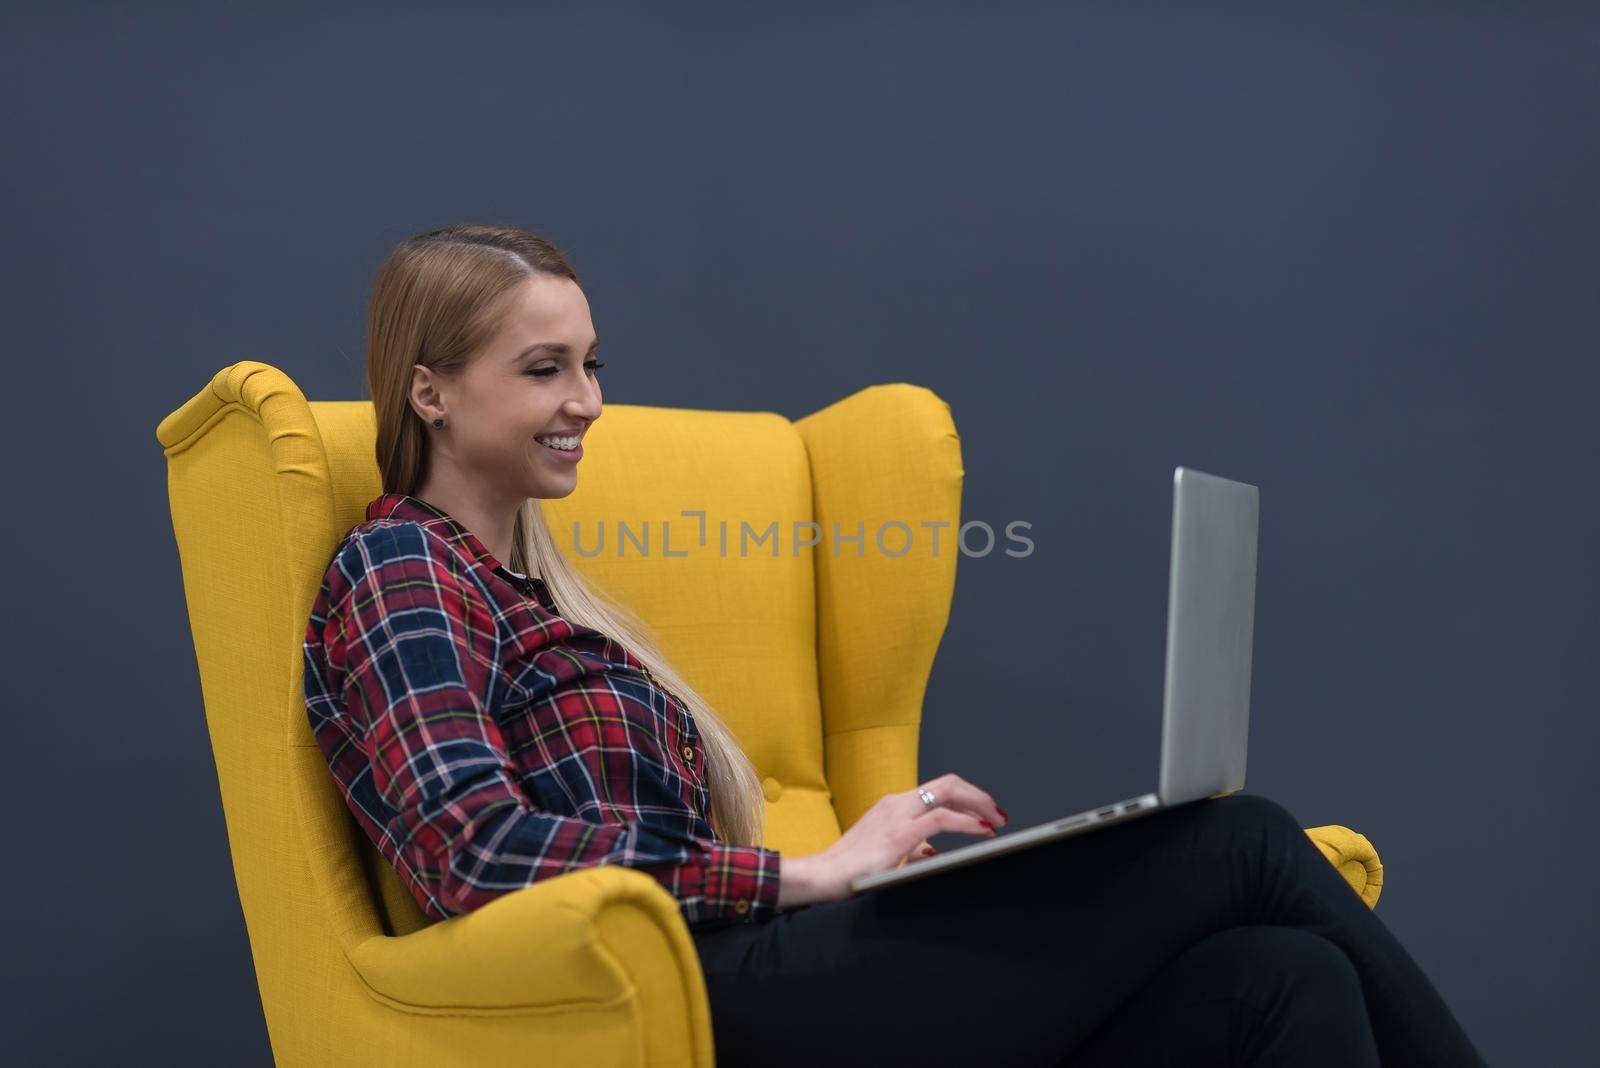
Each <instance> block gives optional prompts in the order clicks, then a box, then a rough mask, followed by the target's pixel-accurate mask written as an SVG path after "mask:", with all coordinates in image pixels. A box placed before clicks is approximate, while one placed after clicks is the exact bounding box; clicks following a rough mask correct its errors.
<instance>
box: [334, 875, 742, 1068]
mask: <svg viewBox="0 0 1600 1068" xmlns="http://www.w3.org/2000/svg"><path fill="white" fill-rule="evenodd" d="M349 959H350V964H351V966H352V967H353V968H354V969H355V971H356V973H357V975H359V976H360V979H361V981H362V983H363V984H365V986H366V988H367V990H368V992H369V993H370V994H371V995H372V997H373V998H374V999H376V1000H377V1001H379V1002H382V1003H383V1004H385V1005H387V1006H389V1007H390V1008H392V1009H395V1010H398V1011H400V1012H404V1013H408V1014H420V1015H424V1016H498V1017H504V1016H508V1015H537V1016H560V1015H563V1014H569V1013H582V1012H585V1011H586V1010H587V1011H593V1012H597V1013H617V1014H619V1015H621V1016H625V1017H628V1018H631V1019H632V1020H633V1021H634V1023H635V1025H636V1026H637V1027H638V1029H639V1034H638V1035H637V1036H636V1041H637V1042H638V1043H639V1044H640V1045H641V1046H643V1047H646V1049H647V1053H648V1054H649V1055H647V1057H646V1063H651V1064H655V1063H673V1064H678V1063H684V1064H704V1065H709V1064H710V1063H711V1056H712V1054H711V1050H712V1043H711V1015H710V1005H709V1003H708V1001H707V998H706V992H705V978H704V976H703V974H702V973H701V970H700V958H699V955H698V953H697V951H696V950H695V947H694V942H693V940H692V939H691V938H690V934H689V927H688V924H686V923H685V922H684V920H683V914H682V912H681V911H680V910H679V907H678V902H677V901H676V899H674V898H673V896H672V895H671V894H670V893H668V892H667V890H666V889H665V888H664V887H662V886H661V884H659V883H658V882H656V881H655V880H654V879H652V878H651V877H650V876H649V875H647V874H645V873H644V872H642V871H636V870H633V869H631V868H625V867H622V866H620V865H611V864H608V865H601V866H599V867H595V868H586V869H583V870H581V871H575V872H569V873H568V874H566V875H562V876H559V877H557V878H554V879H547V880H543V881H541V882H538V883H535V884H534V885H532V886H529V887H525V888H523V889H521V890H516V891H513V892H511V893H509V894H506V895H505V896H503V897H500V898H496V899H495V900H493V901H491V902H489V903H488V904H487V905H484V906H482V907H481V908H478V909H474V910H473V911H471V912H468V913H464V914H462V915H460V916H454V917H452V918H450V919H448V920H443V921H441V922H439V923H436V924H433V925H432V926H429V927H424V928H423V929H421V930H419V931H415V932H413V933H411V934H407V935H403V936H400V937H390V936H387V935H376V936H373V937H370V938H368V939H366V940H365V941H363V942H360V943H359V944H357V945H356V946H355V948H354V949H353V950H352V951H351V952H350V954H349Z"/></svg>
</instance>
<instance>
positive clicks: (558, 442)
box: [534, 437, 578, 452]
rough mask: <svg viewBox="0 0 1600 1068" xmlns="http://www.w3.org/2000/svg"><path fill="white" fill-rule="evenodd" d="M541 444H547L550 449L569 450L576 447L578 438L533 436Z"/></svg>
mask: <svg viewBox="0 0 1600 1068" xmlns="http://www.w3.org/2000/svg"><path fill="white" fill-rule="evenodd" d="M534 440H535V441H537V442H538V443H539V444H541V445H548V446H550V447H551V448H552V449H562V450H564V451H568V452H570V451H571V450H573V449H576V448H577V447H578V439H577V438H575V437H571V438H534Z"/></svg>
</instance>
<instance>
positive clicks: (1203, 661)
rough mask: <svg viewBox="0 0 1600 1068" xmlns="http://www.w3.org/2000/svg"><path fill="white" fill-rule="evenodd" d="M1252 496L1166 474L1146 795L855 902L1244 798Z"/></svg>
mask: <svg viewBox="0 0 1600 1068" xmlns="http://www.w3.org/2000/svg"><path fill="white" fill-rule="evenodd" d="M1259 497H1260V491H1259V490H1258V489H1257V488H1256V487H1255V486H1251V485H1248V484H1246V483H1243V482H1234V481H1232V480H1231V479H1226V478H1221V477H1219V476H1217V475H1208V474H1205V473H1204V472H1201V471H1196V470H1194V469H1192V468H1188V467H1179V468H1177V469H1175V470H1174V471H1173V476H1172V559H1171V565H1170V570H1169V573H1168V579H1167V666H1166V670H1167V678H1166V691H1165V695H1164V697H1163V700H1162V713H1161V781H1160V785H1159V787H1158V788H1157V790H1156V791H1155V792H1154V793H1147V794H1143V795H1141V796H1139V797H1130V798H1128V799H1127V800H1126V801H1118V802H1116V803H1114V804H1110V805H1102V806H1099V807H1097V808H1092V809H1089V810H1087V811H1085V812H1079V813H1077V814H1076V815H1072V816H1067V817H1065V818H1063V819H1058V820H1051V821H1050V822H1048V823H1042V824H1039V825H1038V826H1035V827H1029V828H1028V829H1026V830H1020V831H1012V832H1008V833H1005V834H1001V835H998V836H996V837H994V838H986V839H983V840H980V841H976V842H972V843H970V844H968V845H964V846H961V847H960V848H957V849H953V850H951V851H949V852H946V853H940V854H938V855H936V856H933V857H929V858H927V859H926V860H915V861H909V862H907V863H906V864H904V865H902V866H901V867H898V868H892V869H890V870H889V871H884V872H878V873H876V874H873V875H865V876H862V877H860V878H858V879H855V880H853V881H852V882H851V884H850V889H851V890H852V891H854V892H856V893H861V892H863V891H867V890H878V889H881V888H883V887H885V886H894V885H897V884H899V883H904V882H910V881H911V880H913V879H925V878H927V877H928V876H930V875H937V874H938V873H939V872H942V871H948V870H950V869H951V868H960V867H964V866H966V865H968V864H976V863H978V862H979V861H983V860H988V859H989V858H991V857H997V856H1000V855H1002V854H1004V853H1015V852H1017V851H1019V850H1023V849H1029V848H1031V847H1033V846H1037V845H1041V844H1043V843H1045V842H1053V841H1055V840H1056V839H1058V838H1067V837H1070V836H1072V835H1075V834H1087V833H1088V832H1090V831H1094V830H1099V829H1100V828H1102V827H1110V826H1112V825H1114V824H1118V823H1122V822H1124V821H1126V820H1130V819H1135V818H1137V817H1139V816H1145V815H1149V814H1150V813H1152V812H1159V811H1161V810H1162V809H1168V808H1173V807H1174V806H1177V805H1185V804H1188V803H1189V802H1191V801H1201V800H1204V799H1206V798H1211V797H1223V796H1225V795H1227V794H1231V793H1234V792H1235V791H1238V790H1241V789H1243V788H1244V768H1245V751H1246V742H1247V740H1248V735H1249V726H1250V657H1251V652H1252V645H1253V641H1254V636H1255V601H1256V531H1257V514H1258V510H1259V508H1258V506H1259Z"/></svg>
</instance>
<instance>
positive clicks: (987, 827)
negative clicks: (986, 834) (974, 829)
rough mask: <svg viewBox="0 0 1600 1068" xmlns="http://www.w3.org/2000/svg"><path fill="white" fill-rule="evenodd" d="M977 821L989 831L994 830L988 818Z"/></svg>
mask: <svg viewBox="0 0 1600 1068" xmlns="http://www.w3.org/2000/svg"><path fill="white" fill-rule="evenodd" d="M978 822H979V823H981V824H983V826H984V828H985V829H987V830H991V831H992V830H994V824H992V823H990V822H989V821H988V820H979V821H978Z"/></svg>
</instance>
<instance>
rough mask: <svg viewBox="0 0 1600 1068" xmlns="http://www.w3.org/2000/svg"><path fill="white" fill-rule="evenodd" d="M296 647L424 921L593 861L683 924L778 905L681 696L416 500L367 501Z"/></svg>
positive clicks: (367, 826)
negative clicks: (723, 828) (720, 799)
mask: <svg viewBox="0 0 1600 1068" xmlns="http://www.w3.org/2000/svg"><path fill="white" fill-rule="evenodd" d="M304 653H305V699H306V712H307V715H308V716H309V717H310V720H311V729H312V731H313V733H314V734H315V735H316V739H317V744H318V746H319V747H320V748H321V749H322V752H323V755H324V756H325V757H326V758H327V760H328V766H329V767H330V768H331V769H332V772H333V777H334V779H335V780H336V781H337V782H338V786H339V790H340V792H341V793H343V795H344V798H345V802H346V803H347V804H348V805H349V807H350V811H351V812H352V813H354V815H355V818H356V820H357V822H359V823H360V825H361V827H362V829H363V830H364V831H365V832H366V834H367V836H368V837H369V838H371V839H372V841H373V843H374V844H375V845H376V846H377V847H378V849H379V851H380V852H382V854H383V855H384V857H386V858H387V859H388V861H389V863H391V864H392V865H394V867H395V869H396V870H397V871H399V873H400V875H401V877H402V879H403V880H404V882H405V885H406V887H407V888H408V889H409V890H410V891H411V894H412V896H413V897H415V898H416V899H417V901H418V903H419V904H420V905H421V906H422V908H423V910H424V911H425V912H426V913H427V914H428V915H429V916H433V917H436V918H444V917H448V916H453V915H457V914H459V913H463V912H468V911H471V910H472V909H475V908H477V907H478V906H480V905H482V904H484V903H485V902H487V901H491V900H493V899H494V898H497V897H499V896H500V895H502V894H505V893H509V892H510V891H513V890H517V889H519V888H521V887H524V886H528V885H529V884H531V883H534V882H537V881H538V880H540V879H548V878H552V877H554V876H557V875H561V874H562V873H564V872H569V871H576V870H578V869H580V868H589V867H593V866H595V865H600V864H621V865H624V866H626V867H630V868H638V869H639V870H641V871H643V872H645V873H646V874H648V875H650V876H651V877H652V878H654V879H655V880H656V881H657V882H659V883H660V884H661V885H662V886H663V887H665V888H666V889H667V890H668V891H670V892H671V893H672V895H673V896H674V897H675V898H676V899H677V901H678V904H679V907H680V908H681V910H682V912H683V915H684V919H685V921H686V922H688V923H689V924H691V925H701V924H710V923H739V922H744V923H754V922H756V921H759V920H763V919H765V918H768V917H770V916H772V915H773V914H774V913H775V912H776V911H777V903H778V871H779V867H778V859H779V853H778V851H777V850H773V849H765V848H761V847H755V846H739V845H730V844H727V843H725V842H722V841H720V840H718V839H717V838H715V837H714V836H713V832H712V830H711V825H710V816H709V813H710V794H709V791H708V789H707V786H706V782H705V777H704V770H705V753H704V751H703V750H702V749H701V747H700V744H699V741H700V739H699V735H698V733H697V732H696V730H695V726H694V719H693V717H692V716H691V714H690V713H689V710H688V709H687V708H686V707H685V706H684V704H683V702H682V701H680V700H679V699H678V698H677V697H676V696H675V695H673V694H671V693H669V692H667V691H666V690H665V689H663V688H662V687H661V686H660V685H659V684H658V683H657V682H656V680H655V678H654V677H653V676H652V675H651V674H650V673H649V671H648V669H646V668H645V667H644V665H643V664H642V663H641V662H640V661H639V660H638V659H637V658H636V657H635V656H634V655H633V654H632V653H631V652H629V651H628V650H627V649H626V648H624V647H623V646H622V644H621V643H620V642H616V641H612V640H611V639H609V638H607V637H605V636H603V635H601V634H600V633H598V632H597V631H593V630H589V629H587V628H582V627H579V626H577V625H576V624H574V623H570V622H568V621H567V620H565V619H563V618H562V617H561V616H560V615H559V614H558V613H557V611H556V606H555V603H554V601H553V600H551V597H550V594H549V591H548V590H547V589H546V588H545V585H544V583H543V581H541V580H539V579H536V578H533V579H530V578H529V577H528V576H526V575H521V574H519V573H517V572H515V571H512V570H510V569H509V568H507V567H505V566H503V565H502V564H500V563H499V562H498V561H496V560H495V559H494V558H493V557H492V556H490V555H489V552H488V550H487V549H485V548H484V546H483V543H482V542H481V541H479V540H478V538H477V536H476V535H474V534H473V533H472V532H471V531H470V530H467V529H466V528H465V527H463V526H462V525H461V524H459V523H458V522H456V521H455V520H454V519H452V518H451V517H450V516H449V515H446V514H445V513H444V512H441V511H439V510H438V509H436V508H435V507H433V506H432V505H430V504H428V503H427V502H425V501H422V500H421V499H419V498H416V497H412V496H408V495H406V494H400V493H389V494H385V495H383V496H381V497H379V498H378V499H377V500H375V501H373V502H372V503H371V504H369V505H368V506H367V518H366V520H365V522H362V523H359V524H357V525H356V526H355V527H353V528H352V529H351V530H350V532H349V533H348V534H346V535H345V538H344V540H343V542H342V543H341V544H340V546H339V549H338V551H337V552H336V553H335V555H334V557H333V560H332V562H331V563H330V564H329V565H328V570H327V574H326V575H325V576H324V578H323V583H322V589H321V591H320V592H319V593H318V595H317V599H316V601H315V603H314V604H313V606H312V610H311V619H310V622H309V624H308V625H307V627H306V636H305V642H304Z"/></svg>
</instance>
